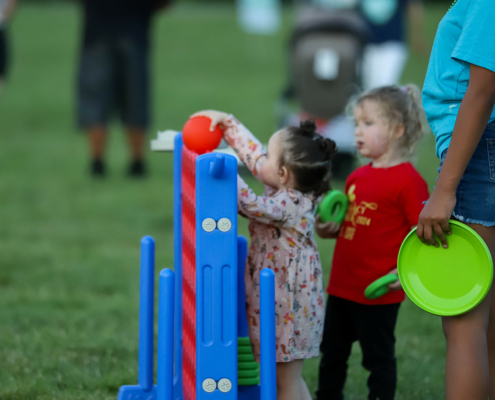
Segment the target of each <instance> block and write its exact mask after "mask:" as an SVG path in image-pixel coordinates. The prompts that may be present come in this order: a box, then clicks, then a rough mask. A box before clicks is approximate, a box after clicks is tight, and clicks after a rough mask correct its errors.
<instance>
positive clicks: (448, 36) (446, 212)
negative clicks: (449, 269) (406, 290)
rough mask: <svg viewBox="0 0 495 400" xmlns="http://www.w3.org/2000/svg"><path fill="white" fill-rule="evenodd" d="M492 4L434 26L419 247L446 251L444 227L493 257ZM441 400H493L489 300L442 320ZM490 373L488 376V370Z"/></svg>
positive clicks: (493, 321) (463, 2)
mask: <svg viewBox="0 0 495 400" xmlns="http://www.w3.org/2000/svg"><path fill="white" fill-rule="evenodd" d="M494 16H495V1H494V0H458V1H457V2H455V3H454V4H453V6H452V7H451V9H450V10H449V11H448V12H447V13H446V15H445V17H444V18H443V19H442V21H441V22H440V24H439V26H438V31H437V34H436V38H435V42H434V45H433V49H432V53H431V57H430V64H429V66H428V71H427V74H426V79H425V83H424V88H423V106H424V109H425V112H426V115H427V118H428V122H429V124H430V127H431V129H432V130H433V133H434V135H435V139H436V152H437V156H438V157H439V158H440V160H441V162H440V168H439V176H438V180H437V184H436V186H435V188H434V190H433V192H432V195H431V197H430V199H429V200H428V202H427V203H426V205H425V207H424V209H423V211H422V212H421V214H420V217H419V222H418V229H417V234H418V237H419V238H420V239H421V241H423V243H425V244H428V245H433V246H435V247H439V244H438V242H437V241H436V240H435V239H434V237H433V234H436V236H437V237H438V238H439V239H440V242H441V245H442V247H444V248H448V240H447V238H448V235H449V234H450V233H451V229H450V226H449V219H450V218H454V219H457V220H459V221H461V222H464V223H465V224H467V225H468V226H470V227H471V228H473V229H474V230H475V231H476V232H477V233H478V234H479V235H480V236H481V238H482V239H483V240H484V241H485V243H486V244H487V246H488V248H489V250H490V252H491V254H492V257H494V256H495V110H494V105H495V24H494V22H495V17H494ZM442 324H443V329H444V333H445V337H446V339H447V361H446V369H445V395H446V399H447V400H466V399H469V400H486V399H487V398H490V399H495V295H494V296H492V294H491V290H490V293H489V294H488V295H487V296H486V298H485V299H484V300H483V302H482V303H481V304H480V305H478V306H477V307H476V308H475V309H473V310H471V311H470V312H468V313H466V314H464V315H461V316H456V317H443V319H442ZM490 367H491V368H490Z"/></svg>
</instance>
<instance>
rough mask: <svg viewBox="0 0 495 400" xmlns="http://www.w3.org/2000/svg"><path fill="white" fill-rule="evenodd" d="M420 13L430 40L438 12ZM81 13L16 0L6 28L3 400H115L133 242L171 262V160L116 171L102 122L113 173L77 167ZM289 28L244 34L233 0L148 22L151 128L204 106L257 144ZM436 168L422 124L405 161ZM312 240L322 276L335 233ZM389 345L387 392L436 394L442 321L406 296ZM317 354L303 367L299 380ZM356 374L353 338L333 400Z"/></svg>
mask: <svg viewBox="0 0 495 400" xmlns="http://www.w3.org/2000/svg"><path fill="white" fill-rule="evenodd" d="M427 11H428V14H427V15H428V19H427V29H428V32H427V34H428V39H429V41H430V42H432V40H433V36H434V32H435V30H436V25H437V23H438V21H439V20H440V18H441V17H442V15H443V13H444V12H445V11H446V9H445V7H443V6H442V7H437V8H431V7H430V8H428V10H427ZM80 24H81V22H80V15H79V12H78V9H77V8H76V7H75V5H73V4H66V5H62V6H61V5H49V6H35V5H26V6H22V7H20V9H19V12H18V14H17V16H16V18H15V20H14V21H13V24H12V26H11V34H12V37H13V50H14V63H13V65H12V74H11V79H10V81H9V82H8V85H7V86H6V88H5V90H4V92H3V95H2V97H1V98H0V171H1V172H0V399H1V400H34V399H37V400H48V399H50V400H76V399H81V400H82V399H84V400H92V399H115V398H116V394H117V391H118V388H119V386H120V385H123V384H134V383H135V382H136V381H137V343H138V329H137V323H138V290H139V268H138V263H139V240H140V238H141V237H142V236H143V235H145V234H150V235H152V236H154V237H155V239H156V243H157V267H158V268H157V269H161V268H164V267H171V266H172V265H173V253H172V251H173V243H172V222H173V221H172V158H171V155H170V154H150V156H149V163H150V168H151V176H150V178H149V179H147V180H146V181H142V182H136V181H131V180H128V179H126V178H125V176H124V170H125V167H126V163H127V148H126V143H125V141H124V136H123V135H122V134H121V132H120V130H119V126H115V127H114V129H113V131H112V135H111V142H110V148H109V154H108V161H109V167H110V176H109V177H108V179H106V180H104V181H94V180H91V179H90V178H89V177H88V174H87V168H88V160H87V148H86V141H85V137H84V136H83V135H81V134H79V133H78V132H77V131H76V130H75V128H74V123H73V122H74V87H75V84H74V81H75V79H74V78H75V73H76V65H77V54H78V47H79V32H80ZM289 30H290V16H289V15H288V14H287V15H286V18H285V20H284V28H283V31H282V32H280V34H278V35H277V36H274V37H268V38H266V37H252V36H248V35H245V34H243V33H241V32H240V31H239V29H238V27H237V24H236V21H235V14H234V10H233V8H230V7H209V8H205V7H193V6H187V7H186V6H181V7H178V8H176V9H174V10H172V11H170V12H169V13H167V14H165V15H163V16H161V17H160V18H159V19H157V21H156V25H155V35H154V38H155V40H154V48H155V55H154V58H153V72H154V78H155V79H154V84H153V96H154V100H155V101H154V116H155V117H154V124H153V129H151V133H152V135H153V136H154V132H155V131H156V130H157V129H165V128H173V129H180V127H181V126H182V125H183V123H184V121H185V120H186V118H187V117H188V116H189V114H191V113H192V112H194V111H196V110H198V109H203V108H217V109H221V110H226V111H230V112H232V113H234V114H235V115H236V116H237V117H238V118H239V119H240V120H241V121H243V122H244V123H245V124H246V125H247V126H248V127H250V128H251V129H252V131H253V132H255V133H256V134H257V135H258V136H259V137H260V138H261V139H263V140H266V139H267V138H268V137H269V135H270V134H271V133H272V129H273V126H274V118H273V111H274V101H275V99H276V97H277V95H278V93H279V91H280V89H281V87H282V86H283V84H284V83H285V45H286V43H287V34H288V32H289ZM426 65H427V59H426V57H423V58H421V57H415V56H413V57H412V58H411V60H410V63H409V65H408V67H407V71H406V74H405V77H404V81H405V82H415V83H417V84H418V85H421V84H422V81H423V79H424V74H425V70H426ZM436 164H437V160H436V159H435V157H434V152H433V140H432V138H431V135H430V137H427V138H426V139H425V141H424V142H423V143H422V145H421V148H420V152H419V158H418V161H417V167H418V169H419V171H420V172H421V173H422V174H423V176H425V178H426V179H427V180H428V182H429V183H430V185H432V184H433V182H434V178H435V168H436ZM249 182H250V183H253V182H252V181H249ZM342 185H343V182H334V186H335V187H337V188H341V187H342ZM241 231H242V232H243V233H244V234H245V233H246V224H245V222H244V221H242V223H241ZM319 244H320V250H321V253H322V258H323V262H324V266H325V271H326V277H325V279H327V278H328V269H329V264H330V261H331V256H332V251H333V244H332V243H330V242H326V243H325V242H320V243H319ZM397 354H398V362H399V387H398V394H397V399H399V400H416V399H418V400H419V399H421V400H433V399H434V400H437V399H440V398H442V397H443V368H444V354H445V344H444V339H443V336H442V332H441V326H440V320H439V319H438V318H435V317H433V316H431V315H428V314H426V313H424V312H422V311H420V310H419V309H418V308H416V307H415V306H413V305H412V304H411V303H410V302H409V301H406V303H405V304H404V306H403V309H402V311H401V314H400V319H399V325H398V329H397ZM317 364H318V362H317V360H311V361H308V362H307V364H306V367H305V371H304V374H305V377H306V379H307V381H308V384H309V386H310V389H311V390H312V391H313V390H314V389H315V386H316V377H317ZM366 376H367V374H366V372H365V371H364V370H363V369H362V367H361V366H360V350H359V347H358V346H355V347H354V349H353V354H352V357H351V360H350V372H349V379H348V385H347V389H346V392H347V397H346V399H349V400H350V399H356V400H357V399H365V398H366V392H367V391H366Z"/></svg>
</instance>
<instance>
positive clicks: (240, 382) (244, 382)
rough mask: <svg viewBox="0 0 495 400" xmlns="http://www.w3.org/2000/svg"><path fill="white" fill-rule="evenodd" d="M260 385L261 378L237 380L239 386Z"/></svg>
mask: <svg viewBox="0 0 495 400" xmlns="http://www.w3.org/2000/svg"><path fill="white" fill-rule="evenodd" d="M259 384H260V378H239V379H238V380H237V385H238V386H255V385H259Z"/></svg>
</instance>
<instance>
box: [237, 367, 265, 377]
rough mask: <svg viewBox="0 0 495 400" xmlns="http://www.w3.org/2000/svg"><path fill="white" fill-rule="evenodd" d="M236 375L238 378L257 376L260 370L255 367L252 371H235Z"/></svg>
mask: <svg viewBox="0 0 495 400" xmlns="http://www.w3.org/2000/svg"><path fill="white" fill-rule="evenodd" d="M237 376H238V377H239V378H243V379H244V378H246V379H247V378H259V376H260V372H259V371H258V370H257V369H255V370H254V371H249V370H246V371H237Z"/></svg>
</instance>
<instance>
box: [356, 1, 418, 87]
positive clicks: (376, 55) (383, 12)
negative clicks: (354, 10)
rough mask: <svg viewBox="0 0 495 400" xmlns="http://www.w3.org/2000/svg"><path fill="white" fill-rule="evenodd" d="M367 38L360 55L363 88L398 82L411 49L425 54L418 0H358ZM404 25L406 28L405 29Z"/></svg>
mask: <svg viewBox="0 0 495 400" xmlns="http://www.w3.org/2000/svg"><path fill="white" fill-rule="evenodd" d="M359 2H360V12H361V14H362V15H363V16H364V18H365V20H366V22H367V23H368V26H369V30H370V40H369V43H368V45H367V46H366V48H365V50H364V55H363V88H364V90H370V89H374V88H376V87H380V86H388V85H398V84H399V83H400V79H401V77H402V72H403V71H404V68H405V66H406V64H407V59H408V57H409V51H408V45H407V39H408V36H409V40H410V44H411V47H412V50H413V51H414V52H415V53H416V54H419V55H423V54H426V45H425V35H424V7H423V2H422V1H421V0H359ZM406 27H407V29H406Z"/></svg>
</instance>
